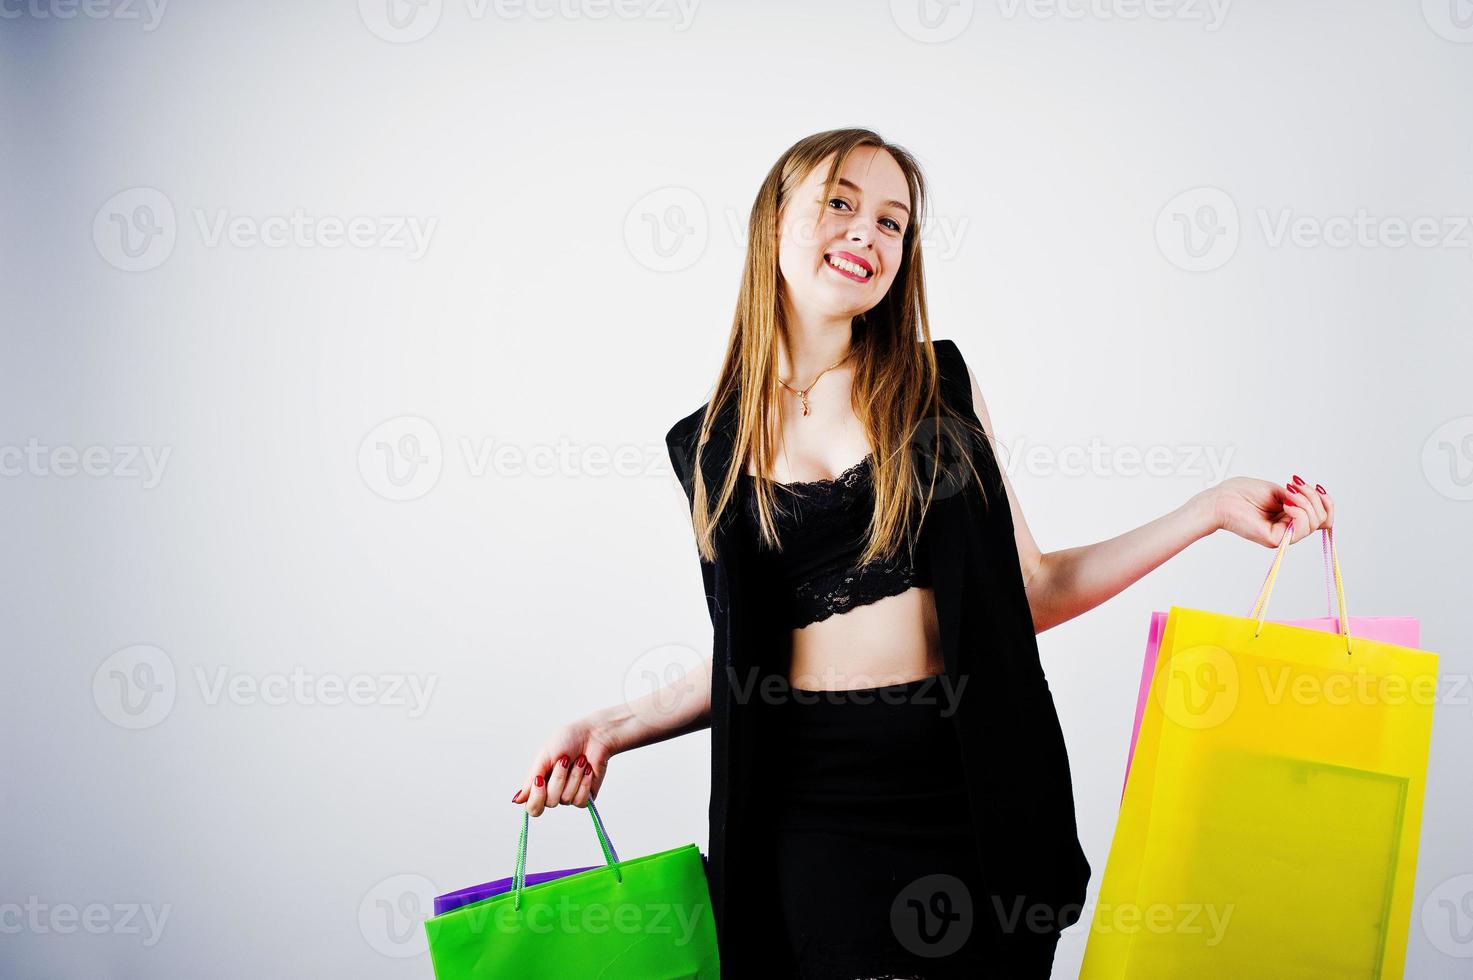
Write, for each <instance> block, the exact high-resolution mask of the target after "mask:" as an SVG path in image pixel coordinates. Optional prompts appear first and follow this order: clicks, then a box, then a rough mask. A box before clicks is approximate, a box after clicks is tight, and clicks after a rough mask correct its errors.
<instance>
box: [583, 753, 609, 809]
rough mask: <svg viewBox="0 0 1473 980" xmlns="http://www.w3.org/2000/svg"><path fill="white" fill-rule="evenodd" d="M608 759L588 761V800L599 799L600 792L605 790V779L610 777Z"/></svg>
mask: <svg viewBox="0 0 1473 980" xmlns="http://www.w3.org/2000/svg"><path fill="white" fill-rule="evenodd" d="M608 765H609V763H608V760H607V759H589V760H588V798H589V799H590V800H596V799H598V792H599V790H601V789H603V786H604V779H605V778H606V777H607V776H608Z"/></svg>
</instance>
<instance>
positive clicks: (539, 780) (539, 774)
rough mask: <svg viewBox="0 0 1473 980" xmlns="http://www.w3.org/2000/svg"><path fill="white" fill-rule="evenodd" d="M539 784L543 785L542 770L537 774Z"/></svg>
mask: <svg viewBox="0 0 1473 980" xmlns="http://www.w3.org/2000/svg"><path fill="white" fill-rule="evenodd" d="M537 785H538V786H541V785H542V773H540V772H539V773H538V774H537Z"/></svg>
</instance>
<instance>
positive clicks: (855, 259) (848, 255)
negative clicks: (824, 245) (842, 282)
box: [824, 252, 875, 282]
mask: <svg viewBox="0 0 1473 980" xmlns="http://www.w3.org/2000/svg"><path fill="white" fill-rule="evenodd" d="M828 254H829V255H832V256H833V257H834V258H838V259H843V260H845V261H846V262H852V263H854V264H855V265H857V266H859V267H860V268H861V269H863V270H864V271H865V272H867V273H869V275H868V276H856V275H853V274H851V273H848V272H845V271H844V270H843V269H839V268H836V267H835V266H832V265H829V263H828V262H827V261H825V262H824V265H828V266H829V268H830V269H833V270H834V271H835V272H837V273H839V274H840V275H842V276H845V277H847V278H849V279H853V280H854V281H855V282H868V281H869V280H871V279H873V278H874V276H875V267H874V266H872V265H870V264H869V262H867V261H865V260H864V259H862V258H860V257H859V256H857V255H855V254H854V253H853V252H829V253H828Z"/></svg>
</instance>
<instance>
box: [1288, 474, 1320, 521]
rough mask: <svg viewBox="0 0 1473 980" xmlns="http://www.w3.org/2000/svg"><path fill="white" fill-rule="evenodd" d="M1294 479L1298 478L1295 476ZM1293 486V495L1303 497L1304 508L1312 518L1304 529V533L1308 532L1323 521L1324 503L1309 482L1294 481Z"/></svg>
mask: <svg viewBox="0 0 1473 980" xmlns="http://www.w3.org/2000/svg"><path fill="white" fill-rule="evenodd" d="M1295 479H1300V478H1299V477H1298V476H1296V477H1295ZM1293 487H1294V490H1295V496H1298V497H1303V498H1304V508H1305V510H1306V511H1307V512H1308V513H1309V516H1310V518H1311V520H1312V523H1311V524H1310V526H1309V527H1308V528H1306V529H1305V533H1306V534H1308V533H1309V532H1310V531H1313V530H1315V529H1317V528H1318V527H1319V526H1320V525H1321V524H1323V523H1324V522H1325V505H1324V503H1323V502H1322V501H1321V500H1320V495H1319V494H1318V493H1317V492H1315V489H1314V487H1313V486H1311V485H1310V484H1309V483H1307V482H1306V483H1295V484H1293Z"/></svg>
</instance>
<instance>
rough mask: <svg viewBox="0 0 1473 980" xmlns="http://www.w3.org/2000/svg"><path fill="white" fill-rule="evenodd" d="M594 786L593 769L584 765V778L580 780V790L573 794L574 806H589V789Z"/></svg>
mask: <svg viewBox="0 0 1473 980" xmlns="http://www.w3.org/2000/svg"><path fill="white" fill-rule="evenodd" d="M592 788H593V770H592V769H589V768H588V767H587V766H584V767H583V778H582V779H580V780H578V792H576V793H574V794H573V805H574V806H583V807H586V806H588V791H589V790H591V789H592Z"/></svg>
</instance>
